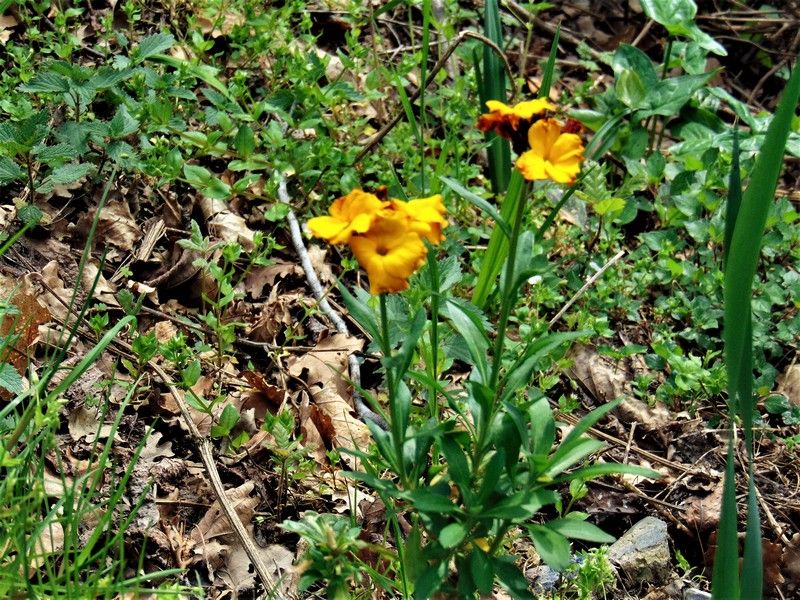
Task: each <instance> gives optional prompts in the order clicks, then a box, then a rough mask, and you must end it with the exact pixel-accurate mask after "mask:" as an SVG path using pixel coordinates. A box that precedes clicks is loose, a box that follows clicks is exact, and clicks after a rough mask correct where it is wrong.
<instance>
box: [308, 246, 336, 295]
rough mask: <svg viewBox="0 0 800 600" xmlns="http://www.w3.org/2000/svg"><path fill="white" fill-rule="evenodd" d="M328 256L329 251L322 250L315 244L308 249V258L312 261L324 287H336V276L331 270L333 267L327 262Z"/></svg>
mask: <svg viewBox="0 0 800 600" xmlns="http://www.w3.org/2000/svg"><path fill="white" fill-rule="evenodd" d="M327 255H328V250H327V249H324V248H321V247H320V246H317V245H315V244H312V245H310V246H309V247H308V256H309V258H310V259H311V265H312V266H313V267H314V271H315V272H316V273H317V276H318V277H319V280H320V283H322V284H323V285H335V284H336V276H335V275H334V274H333V271H332V270H331V266H330V265H329V264H328V263H327V261H326V260H325V257H326V256H327Z"/></svg>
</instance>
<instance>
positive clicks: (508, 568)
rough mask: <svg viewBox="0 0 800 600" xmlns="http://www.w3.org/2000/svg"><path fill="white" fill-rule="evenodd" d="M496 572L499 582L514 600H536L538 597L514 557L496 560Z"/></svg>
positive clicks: (501, 557)
mask: <svg viewBox="0 0 800 600" xmlns="http://www.w3.org/2000/svg"><path fill="white" fill-rule="evenodd" d="M494 572H495V574H496V575H497V580H498V581H499V582H500V585H502V586H503V587H504V588H505V589H506V591H508V593H509V594H510V595H511V597H512V598H513V599H514V600H534V599H535V598H536V597H535V596H534V595H533V593H532V592H531V591H530V587H529V583H528V580H527V579H526V578H525V575H523V574H522V571H520V570H519V567H517V565H516V564H515V561H514V557H512V556H507V555H506V556H499V557H497V558H495V559H494Z"/></svg>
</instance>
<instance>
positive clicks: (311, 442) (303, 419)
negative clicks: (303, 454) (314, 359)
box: [298, 390, 328, 466]
mask: <svg viewBox="0 0 800 600" xmlns="http://www.w3.org/2000/svg"><path fill="white" fill-rule="evenodd" d="M300 397H301V400H300V403H299V407H298V413H299V420H300V433H301V435H302V436H303V447H304V448H305V449H306V450H307V451H309V452H310V453H311V458H313V459H314V460H315V461H316V463H317V464H319V465H323V466H326V465H327V464H328V457H327V455H326V454H325V441H324V440H323V439H322V434H321V433H320V431H319V429H317V425H316V423H315V422H314V419H312V418H311V408H312V406H311V402H310V399H309V397H308V393H307V392H306V391H305V390H303V391H301V392H300ZM314 408H315V409H316V407H314Z"/></svg>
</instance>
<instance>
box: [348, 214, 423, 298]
mask: <svg viewBox="0 0 800 600" xmlns="http://www.w3.org/2000/svg"><path fill="white" fill-rule="evenodd" d="M350 247H351V248H352V249H353V254H355V256H356V259H358V262H359V264H360V265H361V266H362V267H364V270H366V272H367V276H368V277H369V291H370V293H372V294H384V293H391V292H399V291H402V290H405V289H408V278H409V277H411V275H412V274H413V273H414V271H416V270H417V269H419V268H420V267H421V266H422V263H424V262H425V256H426V254H427V250H426V248H425V244H423V243H422V239H421V238H420V236H419V234H418V233H417V232H415V231H413V230H412V229H411V228H410V226H409V220H408V218H407V217H406V216H405V215H404V214H402V213H400V212H396V211H388V210H387V211H381V213H380V214H379V215H378V216H377V217H376V218H375V219H374V221H373V223H372V227H370V229H369V231H368V232H367V233H366V234H364V235H354V236H353V237H352V238H350Z"/></svg>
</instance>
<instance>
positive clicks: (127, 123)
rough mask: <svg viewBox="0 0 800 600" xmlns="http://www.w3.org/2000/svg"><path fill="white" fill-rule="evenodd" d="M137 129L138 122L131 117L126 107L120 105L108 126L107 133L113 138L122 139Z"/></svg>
mask: <svg viewBox="0 0 800 600" xmlns="http://www.w3.org/2000/svg"><path fill="white" fill-rule="evenodd" d="M137 129H139V121H137V120H136V119H135V118H134V117H132V116H131V113H129V112H128V109H127V107H126V106H125V105H124V104H120V105H119V108H117V112H116V113H115V114H114V118H113V119H111V122H110V123H109V124H108V133H109V135H110V136H111V137H113V138H124V137H127V136H129V135H130V134H132V133H134V132H135V131H136V130H137Z"/></svg>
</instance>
